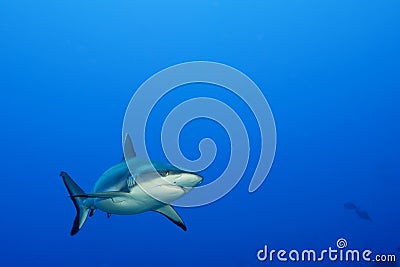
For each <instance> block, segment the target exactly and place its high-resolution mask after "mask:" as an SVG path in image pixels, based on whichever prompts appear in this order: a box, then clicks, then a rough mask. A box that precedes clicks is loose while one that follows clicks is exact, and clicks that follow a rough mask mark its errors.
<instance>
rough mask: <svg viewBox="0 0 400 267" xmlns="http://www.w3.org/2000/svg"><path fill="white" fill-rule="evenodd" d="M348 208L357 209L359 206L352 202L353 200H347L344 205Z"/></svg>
mask: <svg viewBox="0 0 400 267" xmlns="http://www.w3.org/2000/svg"><path fill="white" fill-rule="evenodd" d="M343 206H344V207H345V208H346V209H349V210H355V209H357V206H356V205H355V204H354V203H352V202H346V203H344V205H343Z"/></svg>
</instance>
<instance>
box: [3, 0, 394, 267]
mask: <svg viewBox="0 0 400 267" xmlns="http://www.w3.org/2000/svg"><path fill="white" fill-rule="evenodd" d="M399 12H400V4H399V2H398V1H394V0H393V1H390V0H388V1H356V0H354V1H344V0H343V1H342V0H335V1H329V0H328V1H290V0H288V1H236V2H235V1H141V2H138V1H41V0H38V1H7V0H5V1H1V2H0V88H1V105H0V113H1V114H2V115H1V131H0V132H1V133H0V135H1V138H0V147H1V155H2V158H1V162H2V164H1V167H2V168H1V177H2V179H1V189H2V190H1V194H0V195H1V197H0V199H1V202H2V204H1V207H2V209H1V213H2V216H1V220H0V229H1V230H0V233H1V243H0V255H1V258H0V260H1V266H268V265H273V266H286V265H291V266H309V265H311V266H315V265H317V266H344V265H345V266H370V264H367V263H357V264H355V263H348V264H345V263H340V262H339V263H338V262H335V263H329V262H325V263H323V264H321V263H320V264H318V263H311V264H310V263H279V262H277V261H274V262H273V263H271V262H264V263H262V262H258V260H257V257H256V253H257V251H258V250H259V249H261V248H263V246H264V245H268V246H269V247H271V248H273V249H286V250H291V249H299V250H301V249H326V248H327V247H329V246H332V247H335V243H336V240H337V239H338V238H341V237H343V238H346V240H347V241H348V244H349V247H351V248H358V249H366V248H368V249H371V250H373V251H374V252H376V253H378V252H380V253H394V254H397V255H398V256H399V257H400V255H399V252H398V251H397V248H398V247H399V246H400V231H399V225H400V213H399V212H400V199H399V191H400V181H399V176H400V167H399V166H400V164H399V151H400V142H399V136H400V124H399V115H400V105H399V100H400V79H399V74H400V63H399V62H400V52H399V47H400V35H399V33H400V17H399V16H398V14H399ZM192 60H209V61H216V62H221V63H224V64H227V65H230V66H233V67H235V68H237V69H239V70H241V71H243V72H244V73H246V75H248V76H249V77H250V78H251V79H253V81H254V82H256V83H257V85H258V86H259V87H260V89H261V90H262V91H263V93H264V95H265V97H266V98H267V100H268V102H269V104H270V106H271V109H272V111H273V114H274V117H275V122H276V129H277V151H276V157H275V162H274V164H273V167H272V169H271V172H270V173H269V175H268V178H267V179H266V181H265V182H264V184H263V185H262V186H261V188H260V189H259V190H258V191H256V192H255V193H252V194H250V193H248V191H247V188H248V185H249V182H250V180H251V175H252V170H251V168H253V169H254V166H255V165H256V163H257V154H252V155H251V158H250V162H249V168H250V169H249V170H247V171H246V173H245V175H244V177H243V178H242V180H241V181H240V183H239V184H238V185H237V186H236V187H235V188H234V190H233V191H232V192H230V193H229V194H228V195H226V196H225V197H224V198H222V199H220V200H218V201H216V202H214V203H212V204H210V205H207V206H203V207H199V208H177V210H178V212H179V213H180V215H181V216H182V218H183V219H184V221H185V222H186V224H187V226H188V231H187V232H183V231H182V230H181V229H179V228H178V227H176V226H175V225H173V224H172V223H171V222H169V221H168V220H166V219H165V218H164V217H162V216H160V215H159V214H156V213H150V212H148V213H144V214H140V215H134V216H112V217H111V218H110V219H107V216H106V215H105V214H104V213H102V212H100V211H98V212H97V213H96V214H95V216H94V217H93V218H90V219H89V220H88V221H87V222H86V224H85V226H84V228H83V229H82V230H81V231H80V232H79V233H78V234H77V235H76V236H74V237H70V236H69V231H70V228H71V225H72V221H73V218H74V216H75V209H74V208H73V205H72V202H71V201H70V200H69V198H68V197H67V196H68V194H67V191H66V190H65V188H64V185H63V183H62V181H61V179H60V177H59V176H58V175H59V172H60V171H61V170H64V171H67V172H68V173H69V174H70V175H71V176H72V177H73V178H74V179H75V180H76V182H77V183H78V184H79V185H80V186H81V187H82V188H84V189H85V190H87V191H90V189H91V188H92V186H93V184H94V182H95V181H96V179H97V178H98V176H99V175H101V173H102V172H103V171H105V170H106V169H107V168H108V167H110V166H112V165H113V164H115V163H117V162H118V161H119V160H120V158H121V153H122V152H121V150H122V147H121V129H122V121H123V117H124V112H125V109H126V107H127V105H128V103H129V101H130V98H131V97H132V95H133V94H134V93H135V91H136V89H137V88H138V87H139V86H140V85H141V83H142V82H144V81H145V80H146V79H147V78H149V77H150V76H151V75H153V74H154V73H156V72H158V71H160V70H162V69H164V68H166V67H169V66H171V65H174V64H177V63H182V62H186V61H192ZM210 88H211V87H207V86H205V87H204V90H203V89H201V86H199V85H194V86H193V89H192V91H193V95H194V96H197V94H198V90H200V89H201V90H203V91H202V94H206V93H207V92H209V93H210V94H211V96H215V97H217V98H218V99H220V100H224V101H226V102H228V103H229V101H230V100H232V101H233V103H232V104H231V105H232V106H233V107H236V108H237V109H238V114H242V116H244V117H245V118H246V116H247V115H246V114H248V113H249V110H248V109H247V108H246V107H245V106H244V105H243V103H241V102H240V101H238V100H237V99H236V100H235V99H232V98H231V97H229V96H228V95H226V94H224V92H223V91H220V92H219V93H218V94H216V93H214V91H213V90H211V89H210ZM207 90H208V91H207ZM182 94H184V93H182ZM185 94H186V93H185ZM171 97H172V98H171V99H170V101H167V102H168V103H169V105H171V104H173V103H176V102H179V101H177V100H179V99H180V97H182V99H187V95H180V93H179V91H177V92H176V94H175V95H171ZM160 104H162V103H160ZM199 109H201V107H199ZM163 115H165V114H162V112H161V114H159V115H154V118H153V119H154V121H155V122H153V123H157V122H158V123H160V122H162V120H163V118H164V117H163ZM248 118H249V119H248V122H247V124H248V125H247V126H248V127H249V129H250V130H249V134H250V136H253V135H254V133H257V128H254V120H252V119H251V116H248ZM197 123H198V124H196V122H192V123H191V125H188V127H187V128H185V129H184V131H183V132H182V137H181V147H182V151H183V152H184V153H185V155H187V157H188V158H191V159H195V158H196V157H198V156H199V153H198V150H197V146H198V141H199V140H201V139H202V138H204V137H211V138H214V139H215V142H216V143H217V144H218V149H219V150H218V151H219V153H220V154H218V156H217V158H216V161H215V162H214V164H213V165H212V166H210V169H209V170H206V171H204V173H203V174H207V175H208V176H205V181H206V182H210V181H212V180H213V179H215V177H210V176H212V174H215V175H216V176H217V175H219V173H220V172H221V169H223V168H224V167H225V166H226V164H227V155H228V154H227V153H229V142H228V141H227V140H226V138H227V135H226V133H225V132H224V131H223V129H222V128H221V127H220V126H218V125H217V124H215V123H213V122H210V121H201V120H199V121H198V122H197ZM139 130H140V129H139ZM157 130H159V129H157ZM192 136H193V137H192ZM149 137H151V138H154V139H153V140H154V143H151V146H150V152H151V155H152V156H153V157H155V158H156V159H159V160H164V158H163V153H162V151H160V145H159V137H157V132H155V133H149ZM250 142H251V144H252V147H253V149H254V152H257V151H259V145H260V143H259V140H257V138H255V140H252V141H250ZM348 201H352V202H354V203H356V204H357V205H359V206H360V207H361V208H362V209H363V210H366V211H367V212H368V214H369V215H370V217H371V218H372V221H367V220H363V219H362V218H360V217H358V216H357V214H356V213H354V212H353V211H351V210H348V209H345V208H344V207H343V204H344V203H345V202H348Z"/></svg>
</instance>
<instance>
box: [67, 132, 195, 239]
mask: <svg viewBox="0 0 400 267" xmlns="http://www.w3.org/2000/svg"><path fill="white" fill-rule="evenodd" d="M60 176H61V177H62V180H63V182H64V185H65V187H66V189H67V191H68V193H69V197H70V198H71V200H72V202H73V204H74V206H75V209H76V216H75V219H74V222H73V225H72V229H71V232H70V235H71V236H73V235H75V234H77V233H78V232H79V230H80V229H81V228H82V227H83V225H84V223H85V221H86V219H87V218H88V217H92V216H93V215H94V213H95V211H96V210H101V211H103V212H105V213H107V217H108V218H110V216H111V214H118V215H133V214H139V213H143V212H147V211H154V212H158V213H160V214H162V215H164V216H165V217H167V218H168V219H169V220H170V221H172V222H173V223H175V224H176V225H177V226H179V227H180V228H181V229H182V230H184V231H186V230H187V227H186V225H185V223H184V222H183V220H182V218H181V217H180V216H179V214H178V213H177V212H176V211H175V209H174V208H173V207H172V205H171V203H172V202H173V201H175V200H177V199H178V198H181V197H182V196H184V195H186V194H187V193H188V192H190V191H191V190H192V189H193V188H195V187H196V186H198V185H199V184H200V183H202V181H203V177H202V176H201V175H199V174H197V173H194V172H190V171H187V170H182V169H179V168H177V167H175V166H173V165H171V164H169V163H166V162H160V161H151V160H148V159H143V158H139V157H136V152H135V150H134V147H133V143H132V140H131V138H130V136H129V134H127V135H126V136H125V139H124V153H123V158H122V161H121V162H119V163H118V164H116V165H114V166H111V167H110V168H109V169H108V170H106V171H105V172H104V173H103V174H102V175H101V176H100V177H99V178H98V180H97V181H96V183H95V185H94V187H93V190H92V191H91V192H90V193H86V192H85V191H83V190H82V188H81V187H80V186H79V185H78V184H77V183H75V181H74V180H73V179H72V178H71V177H70V176H69V175H68V173H66V172H65V171H61V173H60Z"/></svg>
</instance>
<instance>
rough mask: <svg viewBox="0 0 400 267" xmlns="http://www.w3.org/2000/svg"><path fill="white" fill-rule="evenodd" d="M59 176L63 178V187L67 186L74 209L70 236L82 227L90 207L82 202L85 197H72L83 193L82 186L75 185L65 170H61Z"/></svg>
mask: <svg viewBox="0 0 400 267" xmlns="http://www.w3.org/2000/svg"><path fill="white" fill-rule="evenodd" d="M60 176H61V177H62V179H63V182H64V184H65V187H66V188H67V190H68V193H69V195H70V197H71V200H72V202H73V203H74V205H75V209H76V216H75V220H74V224H73V225H72V229H71V236H73V235H75V234H76V233H78V232H79V230H80V229H81V228H82V226H83V224H84V223H85V221H86V218H87V217H88V215H89V212H90V208H89V207H86V206H85V204H84V200H85V199H86V197H84V196H82V197H73V196H74V195H85V192H84V191H83V190H82V188H80V187H79V185H77V184H76V183H75V182H74V181H73V180H72V178H71V177H70V176H69V175H68V174H67V173H66V172H61V173H60Z"/></svg>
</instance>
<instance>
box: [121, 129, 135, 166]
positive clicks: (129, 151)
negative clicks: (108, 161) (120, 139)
mask: <svg viewBox="0 0 400 267" xmlns="http://www.w3.org/2000/svg"><path fill="white" fill-rule="evenodd" d="M134 157H136V152H135V149H134V148H133V143H132V139H131V136H130V135H129V134H126V136H125V140H124V151H123V155H122V160H127V159H130V158H134Z"/></svg>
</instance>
